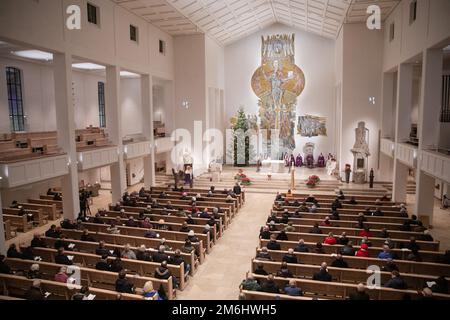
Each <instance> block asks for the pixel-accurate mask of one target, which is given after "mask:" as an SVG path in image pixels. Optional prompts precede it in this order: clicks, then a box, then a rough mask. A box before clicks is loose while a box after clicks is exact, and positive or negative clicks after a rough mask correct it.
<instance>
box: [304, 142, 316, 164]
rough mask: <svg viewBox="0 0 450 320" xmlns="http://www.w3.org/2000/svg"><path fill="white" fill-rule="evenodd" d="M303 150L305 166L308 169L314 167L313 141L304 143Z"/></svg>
mask: <svg viewBox="0 0 450 320" xmlns="http://www.w3.org/2000/svg"><path fill="white" fill-rule="evenodd" d="M303 152H304V153H305V162H306V166H307V167H308V168H310V169H312V168H314V143H312V142H308V143H306V144H305V146H304V147H303Z"/></svg>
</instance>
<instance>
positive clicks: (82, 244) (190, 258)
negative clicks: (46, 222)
mask: <svg viewBox="0 0 450 320" xmlns="http://www.w3.org/2000/svg"><path fill="white" fill-rule="evenodd" d="M42 239H44V240H45V242H46V243H47V245H48V246H50V247H52V248H54V246H55V242H56V240H58V239H55V238H48V237H42ZM68 242H69V243H73V244H74V245H75V248H74V250H76V251H78V252H84V253H92V254H94V253H95V250H96V249H97V247H98V243H97V242H88V241H81V240H75V239H69V240H68ZM124 247H125V245H119V244H111V243H105V248H106V249H108V250H110V251H114V250H115V249H119V250H121V251H122V250H123V249H124ZM131 249H132V250H134V251H136V250H137V249H138V247H137V246H131ZM147 250H148V251H150V252H156V251H157V250H156V249H155V248H147ZM165 252H166V254H168V255H169V256H170V255H173V254H175V252H174V251H167V250H166V251H165ZM181 258H183V261H184V263H185V264H186V263H188V264H190V265H191V271H190V273H191V274H195V272H196V271H197V268H198V263H199V262H198V261H197V260H196V259H195V254H194V253H193V252H192V253H184V252H182V253H181Z"/></svg>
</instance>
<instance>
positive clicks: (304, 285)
mask: <svg viewBox="0 0 450 320" xmlns="http://www.w3.org/2000/svg"><path fill="white" fill-rule="evenodd" d="M253 276H254V277H255V279H257V280H259V281H265V278H266V277H264V276H260V275H257V274H254V275H253ZM289 280H290V279H289V278H279V277H275V282H276V283H277V284H278V286H280V287H283V288H284V287H285V286H286V284H287V283H288V282H289ZM294 280H295V282H296V285H297V286H298V287H300V288H301V289H302V290H303V292H304V293H306V294H305V295H306V296H318V297H326V298H330V299H331V298H333V299H340V300H345V299H347V297H348V296H349V295H350V294H351V293H352V292H356V289H357V285H356V284H349V283H337V282H322V281H314V280H305V279H294ZM367 294H369V296H370V298H371V299H374V300H402V299H403V297H404V295H405V294H408V295H410V296H411V298H412V299H418V298H420V294H419V293H418V292H417V291H416V290H395V289H391V288H374V289H368V290H367ZM433 296H434V297H435V298H437V299H439V300H448V299H450V295H445V294H434V295H433Z"/></svg>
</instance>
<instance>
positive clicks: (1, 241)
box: [0, 193, 6, 255]
mask: <svg viewBox="0 0 450 320" xmlns="http://www.w3.org/2000/svg"><path fill="white" fill-rule="evenodd" d="M2 208H3V206H2V195H1V193H0V254H3V255H6V238H5V226H4V225H3V210H2Z"/></svg>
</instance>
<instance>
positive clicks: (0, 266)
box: [0, 255, 12, 274]
mask: <svg viewBox="0 0 450 320" xmlns="http://www.w3.org/2000/svg"><path fill="white" fill-rule="evenodd" d="M5 260H6V257H5V256H4V255H0V273H2V274H11V273H12V272H11V268H10V267H9V266H8V264H7V263H6V261H5Z"/></svg>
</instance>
